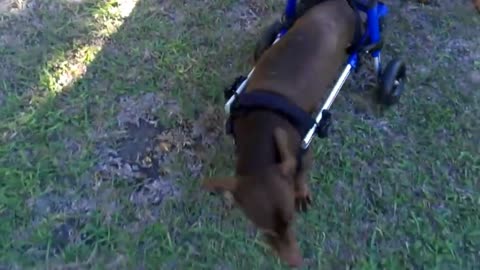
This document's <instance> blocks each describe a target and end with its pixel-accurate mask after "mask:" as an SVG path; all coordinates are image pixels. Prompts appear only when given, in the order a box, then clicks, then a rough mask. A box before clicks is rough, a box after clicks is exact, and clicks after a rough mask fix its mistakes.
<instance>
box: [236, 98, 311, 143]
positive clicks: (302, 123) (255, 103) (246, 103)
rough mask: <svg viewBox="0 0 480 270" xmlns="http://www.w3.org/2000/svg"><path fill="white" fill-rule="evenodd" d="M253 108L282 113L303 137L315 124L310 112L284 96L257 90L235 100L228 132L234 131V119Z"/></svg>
mask: <svg viewBox="0 0 480 270" xmlns="http://www.w3.org/2000/svg"><path fill="white" fill-rule="evenodd" d="M253 110H269V111H273V112H275V113H277V114H279V115H281V116H282V117H284V118H286V119H287V120H288V121H289V122H290V123H291V124H292V125H293V126H294V127H295V128H296V129H297V131H298V132H299V134H300V136H301V137H304V136H305V135H306V134H307V133H308V131H309V130H310V128H311V127H312V126H313V125H314V124H315V120H314V119H313V118H312V116H311V115H310V114H309V113H307V112H305V111H304V110H303V109H301V108H299V107H298V106H297V105H295V104H293V103H292V102H290V101H289V100H288V99H287V98H285V97H284V96H282V95H279V94H276V93H273V92H270V91H265V90H256V91H251V92H248V93H242V94H241V95H239V96H237V98H236V100H235V101H234V102H233V104H232V107H231V109H230V111H231V114H230V117H229V119H228V122H227V123H228V126H227V132H228V134H233V133H234V127H233V120H234V119H235V118H237V117H240V116H244V115H246V114H247V113H249V112H251V111H253Z"/></svg>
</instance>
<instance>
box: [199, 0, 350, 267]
mask: <svg viewBox="0 0 480 270" xmlns="http://www.w3.org/2000/svg"><path fill="white" fill-rule="evenodd" d="M354 27H355V17H354V13H353V10H352V9H351V8H350V6H349V5H348V4H347V1H346V0H329V1H325V2H323V3H320V4H319V5H317V6H315V7H313V8H312V9H311V10H309V11H308V12H307V13H306V14H305V15H304V16H303V17H301V18H300V19H299V20H298V21H297V22H296V23H295V25H294V26H293V27H292V28H291V29H290V30H289V32H288V33H287V35H286V36H284V37H283V38H282V40H281V41H279V42H278V43H277V44H275V45H274V46H272V47H271V48H270V49H269V50H267V51H266V52H265V53H264V55H263V56H262V57H261V58H260V60H259V61H258V63H257V64H256V66H255V68H256V69H255V72H254V74H253V75H252V77H251V80H250V82H249V84H248V86H247V89H246V91H255V90H259V89H261V90H269V91H273V92H275V93H279V94H281V95H284V96H286V97H287V98H288V99H289V100H290V101H291V102H294V103H295V104H297V105H298V106H300V107H301V108H303V109H304V110H306V111H308V112H314V111H315V110H316V109H317V106H318V105H319V104H320V103H321V101H322V100H323V99H324V98H325V97H326V95H327V93H328V92H329V90H330V87H329V86H330V85H331V83H332V82H334V81H335V80H336V79H337V77H338V76H339V71H340V68H341V66H342V64H343V63H344V61H345V60H346V48H347V47H348V46H349V44H350V42H351V41H352V39H353V34H354ZM235 134H236V147H237V153H236V156H237V163H236V175H235V176H232V177H224V178H215V179H207V180H205V181H204V186H205V187H206V188H208V189H210V190H220V191H229V192H231V193H232V195H233V198H234V200H235V202H236V203H237V204H238V206H239V207H240V208H241V209H242V210H243V212H244V213H245V215H246V216H247V217H248V218H249V219H250V220H251V221H252V222H253V223H254V224H255V225H256V226H257V227H258V228H259V229H260V230H261V231H262V232H263V233H264V235H265V236H266V238H267V242H268V243H269V245H270V246H271V247H272V248H273V250H275V251H276V253H277V254H278V255H279V257H280V258H281V259H282V260H283V261H285V262H287V263H288V264H289V265H290V266H300V265H301V264H302V255H301V252H300V249H299V247H298V244H297V241H296V238H295V234H294V232H293V223H294V215H295V209H297V210H306V208H307V205H309V204H310V203H311V197H310V191H309V188H308V186H307V176H308V172H309V170H310V167H311V164H312V154H311V152H310V151H308V152H307V153H306V154H305V155H304V156H303V158H302V160H301V162H302V163H303V164H302V165H303V166H302V170H301V171H300V172H298V173H297V172H296V171H295V169H296V167H297V165H298V164H297V160H296V158H295V157H296V156H295V155H296V153H297V151H298V150H299V147H300V141H301V138H300V135H299V134H298V132H297V131H296V129H295V128H294V127H293V126H292V125H291V124H290V123H289V122H288V121H287V120H286V119H285V118H282V117H281V116H279V115H277V114H275V113H273V112H270V111H260V110H259V111H254V112H251V113H249V114H248V115H247V116H245V117H241V118H238V119H236V120H235ZM276 153H279V156H280V161H279V160H278V158H276Z"/></svg>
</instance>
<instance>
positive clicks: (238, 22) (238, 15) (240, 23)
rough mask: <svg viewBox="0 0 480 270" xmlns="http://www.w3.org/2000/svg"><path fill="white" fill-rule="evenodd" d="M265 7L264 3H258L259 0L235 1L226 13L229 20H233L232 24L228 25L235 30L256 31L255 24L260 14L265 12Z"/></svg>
mask: <svg viewBox="0 0 480 270" xmlns="http://www.w3.org/2000/svg"><path fill="white" fill-rule="evenodd" d="M262 2H263V1H262ZM266 8H267V7H266V5H265V4H260V3H259V1H252V0H241V1H237V2H236V3H235V4H234V5H233V6H232V7H231V9H230V10H228V11H227V13H226V16H227V17H228V18H229V21H232V22H234V24H232V25H229V26H230V27H232V28H233V29H234V30H235V31H248V32H254V31H256V25H257V23H258V22H259V21H260V20H261V19H262V14H264V13H265V10H266Z"/></svg>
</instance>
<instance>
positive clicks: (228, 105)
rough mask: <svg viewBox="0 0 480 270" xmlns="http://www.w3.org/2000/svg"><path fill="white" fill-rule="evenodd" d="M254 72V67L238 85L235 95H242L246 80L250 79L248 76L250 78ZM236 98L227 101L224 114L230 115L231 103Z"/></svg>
mask: <svg viewBox="0 0 480 270" xmlns="http://www.w3.org/2000/svg"><path fill="white" fill-rule="evenodd" d="M254 70H255V67H254V68H252V70H251V71H250V73H248V76H247V78H246V79H245V80H244V81H243V82H242V83H241V84H240V86H239V87H238V88H237V90H235V93H237V95H239V94H240V93H242V91H243V90H244V89H245V86H246V85H247V82H248V79H250V76H252V74H253V71H254ZM236 97H237V96H236V95H232V96H231V97H230V98H229V99H228V101H227V103H225V112H226V113H227V115H229V114H230V107H231V106H232V103H233V102H234V101H235V98H236Z"/></svg>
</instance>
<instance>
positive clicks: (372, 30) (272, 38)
mask: <svg viewBox="0 0 480 270" xmlns="http://www.w3.org/2000/svg"><path fill="white" fill-rule="evenodd" d="M286 1H287V2H286V6H285V10H284V14H283V16H282V18H281V19H280V20H277V21H275V22H274V23H273V24H271V25H270V26H268V27H267V28H265V29H264V31H263V33H262V35H261V37H260V39H259V40H258V41H257V43H256V47H255V51H254V59H255V61H256V60H258V59H259V58H260V57H261V55H262V53H263V52H264V51H266V50H267V49H268V48H269V47H270V46H272V45H273V44H275V43H276V42H278V41H279V40H280V39H281V38H282V37H283V36H284V35H285V34H286V33H287V32H288V30H289V28H290V27H291V26H292V25H293V24H294V23H295V20H296V19H297V18H299V17H301V16H302V15H303V14H304V13H305V12H306V11H308V9H309V8H311V7H313V6H314V5H315V4H316V3H318V2H320V1H319V0H299V1H298V2H299V3H297V0H286ZM345 1H348V3H349V4H350V6H352V8H353V9H354V11H355V14H356V16H357V21H358V23H357V26H356V30H355V32H356V33H355V38H354V39H355V40H354V44H352V46H351V47H350V48H349V49H348V51H347V52H348V59H347V61H346V63H345V67H344V69H343V71H342V72H341V74H340V76H339V78H338V79H337V81H336V83H335V85H334V87H333V89H332V90H331V92H330V94H329V96H328V98H327V99H326V101H325V103H324V104H323V106H322V108H321V109H320V110H319V111H318V112H317V113H316V115H315V117H313V120H314V121H312V125H311V128H310V129H309V130H308V132H306V135H305V136H304V137H303V141H302V145H301V148H302V149H303V150H306V149H307V148H308V147H309V145H310V144H311V142H312V139H313V137H314V135H315V134H318V135H319V137H326V136H327V135H328V128H329V126H330V112H329V109H330V107H331V105H332V103H333V102H334V100H335V98H336V97H337V95H338V93H339V91H340V89H341V88H342V86H343V85H344V83H345V82H346V80H347V78H348V77H349V75H350V74H351V73H352V71H355V70H357V69H358V68H359V66H360V63H359V62H360V57H361V56H362V55H370V56H371V57H372V58H373V64H374V71H375V73H376V75H377V82H378V88H377V98H378V99H377V100H378V102H379V103H381V104H383V105H386V106H391V105H393V104H396V103H397V102H398V101H399V99H400V96H401V94H402V92H403V91H404V88H405V81H406V65H405V63H404V62H403V61H402V60H400V59H398V58H394V59H393V60H391V61H390V62H389V63H388V64H387V65H386V67H385V68H384V69H382V61H381V52H382V47H383V40H382V37H381V34H382V30H383V28H384V27H383V26H384V19H385V17H386V16H387V15H388V12H389V10H388V8H387V6H386V5H385V4H384V3H383V2H381V1H378V0H345ZM315 2H316V3H315ZM360 12H363V13H365V14H366V21H365V22H363V21H361V18H360ZM362 26H363V27H362ZM362 29H364V30H363V31H362ZM254 70H255V67H253V68H252V69H251V71H250V72H249V73H248V75H247V76H239V77H238V78H236V80H235V82H234V83H233V84H232V86H231V87H230V88H228V89H226V90H225V91H224V95H225V99H226V103H225V111H226V114H227V115H230V113H231V108H232V105H234V103H235V102H236V100H237V99H238V97H239V96H240V95H241V94H242V92H243V91H244V89H245V88H246V85H247V83H248V80H249V78H250V76H251V75H252V74H253V72H254ZM227 124H228V122H227ZM227 129H228V128H227ZM227 132H228V131H227Z"/></svg>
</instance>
